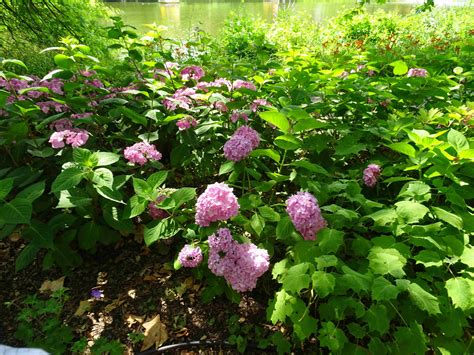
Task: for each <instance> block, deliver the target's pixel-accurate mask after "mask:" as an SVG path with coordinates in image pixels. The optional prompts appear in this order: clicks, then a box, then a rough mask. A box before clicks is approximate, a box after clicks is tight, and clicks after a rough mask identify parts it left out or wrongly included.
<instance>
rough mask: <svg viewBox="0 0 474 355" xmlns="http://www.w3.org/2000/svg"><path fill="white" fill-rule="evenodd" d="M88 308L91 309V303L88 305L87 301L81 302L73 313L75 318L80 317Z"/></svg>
mask: <svg viewBox="0 0 474 355" xmlns="http://www.w3.org/2000/svg"><path fill="white" fill-rule="evenodd" d="M90 308H91V303H90V301H89V300H85V301H81V302H79V307H77V309H76V312H75V313H74V315H75V316H76V317H80V316H82V315H83V314H84V313H86V312H87V311H88V310H89V309H90Z"/></svg>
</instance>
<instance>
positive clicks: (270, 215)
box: [258, 206, 280, 222]
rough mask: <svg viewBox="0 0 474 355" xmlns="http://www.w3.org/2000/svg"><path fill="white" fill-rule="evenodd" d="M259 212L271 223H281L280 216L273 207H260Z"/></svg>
mask: <svg viewBox="0 0 474 355" xmlns="http://www.w3.org/2000/svg"><path fill="white" fill-rule="evenodd" d="M258 212H260V215H261V216H262V217H263V218H264V219H265V220H267V221H270V222H279V221H280V215H279V214H278V213H277V212H275V210H274V209H273V208H271V207H268V206H263V207H259V208H258Z"/></svg>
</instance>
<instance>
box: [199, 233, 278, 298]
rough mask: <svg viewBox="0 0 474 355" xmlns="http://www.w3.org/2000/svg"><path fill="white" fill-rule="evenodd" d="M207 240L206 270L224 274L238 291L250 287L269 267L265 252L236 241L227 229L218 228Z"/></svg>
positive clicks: (252, 287)
mask: <svg viewBox="0 0 474 355" xmlns="http://www.w3.org/2000/svg"><path fill="white" fill-rule="evenodd" d="M208 242H209V259H208V267H209V270H211V272H212V273H214V274H215V275H217V276H223V277H224V278H225V279H226V281H227V282H228V283H229V284H230V285H231V287H232V288H233V289H234V290H235V291H237V292H246V291H251V290H253V289H254V288H255V287H256V285H257V280H258V278H259V277H260V276H262V275H263V274H264V273H265V272H266V271H267V270H268V267H269V265H270V263H269V259H270V257H269V255H268V252H267V251H266V250H265V249H260V248H258V247H257V246H256V245H255V244H253V243H246V244H239V243H237V242H236V241H235V240H234V239H233V238H232V234H231V233H230V230H229V229H227V228H221V229H219V230H218V231H217V232H216V233H215V234H213V235H211V236H210V237H209V241H208Z"/></svg>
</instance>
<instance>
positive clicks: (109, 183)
mask: <svg viewBox="0 0 474 355" xmlns="http://www.w3.org/2000/svg"><path fill="white" fill-rule="evenodd" d="M92 182H93V183H94V184H95V185H96V186H97V187H102V186H105V187H108V188H109V189H112V187H113V184H114V174H113V173H112V172H111V171H110V170H109V169H107V168H98V169H95V170H94V176H93V177H92Z"/></svg>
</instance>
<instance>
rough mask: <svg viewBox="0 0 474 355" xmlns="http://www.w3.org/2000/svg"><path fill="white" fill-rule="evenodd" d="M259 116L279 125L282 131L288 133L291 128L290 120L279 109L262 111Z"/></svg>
mask: <svg viewBox="0 0 474 355" xmlns="http://www.w3.org/2000/svg"><path fill="white" fill-rule="evenodd" d="M259 116H260V117H261V118H262V119H264V120H265V121H267V122H269V123H271V124H272V125H274V126H276V127H278V128H279V129H280V130H281V131H282V132H284V133H287V132H288V131H289V130H290V122H289V121H288V119H287V118H286V116H285V115H284V114H282V113H281V112H278V111H267V112H260V113H259Z"/></svg>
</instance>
